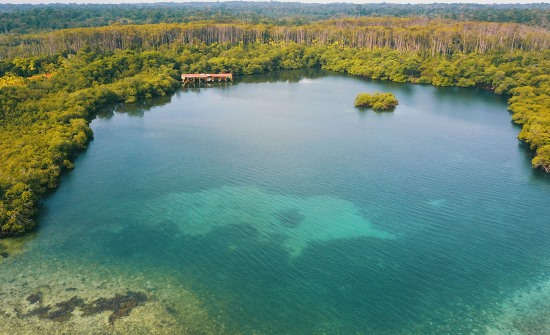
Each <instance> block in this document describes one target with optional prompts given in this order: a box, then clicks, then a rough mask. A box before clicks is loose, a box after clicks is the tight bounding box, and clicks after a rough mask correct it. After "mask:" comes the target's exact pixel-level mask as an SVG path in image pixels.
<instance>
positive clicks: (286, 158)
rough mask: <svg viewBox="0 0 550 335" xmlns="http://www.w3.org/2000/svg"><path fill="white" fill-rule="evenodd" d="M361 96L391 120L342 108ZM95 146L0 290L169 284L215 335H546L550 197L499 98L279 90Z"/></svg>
mask: <svg viewBox="0 0 550 335" xmlns="http://www.w3.org/2000/svg"><path fill="white" fill-rule="evenodd" d="M372 91H384V92H386V91H387V92H392V93H394V94H395V95H396V96H397V98H398V99H399V102H400V104H399V106H398V107H397V108H396V110H395V111H394V112H389V113H375V112H372V111H368V110H367V111H361V110H358V109H356V108H354V107H353V99H354V97H355V95H356V94H357V93H359V92H372ZM92 128H93V130H94V137H95V139H94V140H93V142H91V144H90V146H89V148H88V150H87V151H86V152H85V153H83V154H82V155H81V156H80V157H79V158H78V159H77V161H76V168H75V170H74V171H73V172H71V173H69V174H67V175H66V176H65V177H64V178H63V181H62V183H61V186H60V188H59V189H58V190H57V191H56V192H55V193H54V194H52V195H51V196H50V197H49V198H48V199H47V200H46V201H45V204H44V209H43V211H42V214H41V218H40V229H39V230H38V231H37V233H36V234H35V235H34V236H33V238H32V239H31V240H30V241H28V242H26V243H25V245H24V249H25V251H24V252H22V253H20V254H18V255H15V256H13V257H10V258H8V259H9V261H7V262H5V263H3V264H0V276H8V274H13V273H16V272H18V271H19V268H23V267H25V266H26V267H29V266H31V265H29V264H33V265H32V266H34V267H37V266H38V265H37V264H40V265H39V266H38V267H44V268H48V270H43V271H42V272H40V274H41V276H42V277H43V281H45V282H47V285H48V287H50V288H51V289H53V288H55V287H56V286H59V285H62V284H61V283H59V281H60V280H59V279H51V278H57V277H55V276H54V274H55V271H56V270H55V268H56V265H55V264H57V263H60V262H65V261H73V262H74V263H75V264H79V266H82V267H88V268H90V269H92V270H93V269H94V268H95V267H101V268H102V269H104V270H105V269H106V270H105V271H106V272H105V273H106V274H105V276H106V277H108V276H109V273H110V271H113V272H116V271H117V269H122V268H124V273H125V276H132V274H133V273H139V275H140V276H141V277H142V278H144V282H146V281H148V282H151V281H152V282H154V284H155V285H158V286H159V287H162V286H163V285H164V284H163V280H164V279H163V278H170V282H171V283H172V282H174V281H175V282H177V283H178V285H176V286H177V288H174V290H177V289H182V290H186V291H189V292H192V294H193V295H195V296H196V297H197V299H198V301H200V303H199V305H200V306H201V308H203V309H204V310H205V311H206V313H207V314H208V315H209V316H210V317H212V318H214V319H215V320H216V321H215V322H216V323H217V324H221V325H223V326H222V327H221V328H218V330H217V331H216V332H218V333H241V334H314V333H315V334H317V333H325V334H471V333H476V334H482V333H491V334H550V329H548V328H546V327H547V326H548V325H550V320H549V319H550V317H549V315H550V303H548V300H547V299H546V298H543V297H545V296H544V295H547V296H550V295H548V294H549V293H548V292H550V291H549V290H548V285H547V284H548V281H549V280H550V262H549V260H550V179H549V178H548V177H546V176H544V175H542V174H541V173H540V172H538V171H534V170H532V169H531V168H530V164H529V160H530V153H529V152H528V151H527V150H526V148H525V147H524V146H523V145H521V144H520V143H519V142H518V141H517V139H516V136H517V133H518V131H519V129H518V127H517V126H514V125H513V124H512V123H511V122H510V115H509V113H508V112H507V110H506V103H505V99H504V98H502V97H498V96H494V95H492V94H490V93H488V92H484V91H480V90H473V89H458V88H434V87H430V86H420V85H405V84H394V83H387V82H372V81H365V80H362V79H358V78H353V77H346V76H341V75H334V74H328V73H323V72H319V71H310V72H306V73H304V72H288V73H279V74H271V75H265V76H255V77H248V78H244V79H241V80H240V81H239V82H237V83H235V84H233V85H228V86H221V87H209V88H200V89H188V90H180V91H178V92H177V93H176V94H175V95H173V96H172V97H169V98H164V99H160V100H153V101H149V102H147V104H146V105H145V104H144V105H134V106H126V107H118V108H117V109H115V111H114V112H106V113H104V114H102V115H100V116H99V117H98V118H97V119H96V120H94V121H93V123H92ZM49 265H51V266H49ZM52 268H53V270H52ZM79 271H80V270H79ZM76 272H77V271H76V270H75V276H76V275H77V274H76ZM68 273H69V274H65V275H64V276H70V275H71V274H70V273H71V272H70V269H69V270H68ZM37 276H39V275H37ZM0 278H1V277H0ZM48 278H49V279H48ZM121 278H122V281H124V276H122V277H121ZM167 280H168V279H167ZM121 285H122V286H124V283H122V284H121ZM171 285H172V284H171ZM30 286H32V284H30ZM35 286H36V285H35ZM144 289H145V288H144ZM154 295H155V293H154V292H153V293H151V296H152V297H153V298H152V299H154ZM517 306H522V307H521V308H517V309H514V308H515V307H517ZM168 310H170V309H168ZM75 313H77V312H75ZM129 317H131V315H130V316H129ZM44 322H53V321H48V320H46V321H44ZM175 322H178V321H177V319H176V321H175ZM204 326H205V327H206V325H204ZM79 327H86V326H85V325H80V326H79ZM199 328H200V325H199ZM199 331H200V329H199ZM84 333H85V332H84Z"/></svg>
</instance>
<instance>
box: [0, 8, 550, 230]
mask: <svg viewBox="0 0 550 335" xmlns="http://www.w3.org/2000/svg"><path fill="white" fill-rule="evenodd" d="M549 47H550V35H549V32H548V31H546V30H544V29H541V28H535V27H527V26H525V25H518V24H511V23H487V22H458V21H450V20H441V19H435V20H428V19H425V18H363V19H334V20H329V21H326V22H321V23H311V24H306V25H273V24H257V25H254V24H249V23H224V24H221V23H212V22H194V23H186V24H157V25H124V26H122V25H114V26H109V27H99V28H75V29H67V30H60V31H53V32H47V33H39V34H25V35H12V34H8V35H6V34H4V35H0V106H1V108H0V162H1V165H0V236H10V235H16V234H21V233H24V232H26V231H29V230H30V229H32V228H33V227H34V225H35V220H34V219H35V214H36V211H37V208H38V205H39V203H40V199H41V197H42V196H43V195H44V194H46V193H47V192H48V190H52V189H54V188H55V187H56V185H57V183H58V182H59V176H60V174H61V173H62V172H63V171H64V170H67V169H71V168H72V167H73V160H74V157H75V155H76V154H77V153H78V152H80V151H81V150H83V149H84V148H85V147H86V145H87V143H88V141H89V140H90V139H91V137H92V132H91V130H90V128H89V122H90V120H91V119H92V118H93V117H94V115H95V113H96V112H97V111H99V110H100V109H101V108H104V107H108V106H112V105H113V104H116V103H125V102H126V103H132V102H135V101H137V100H139V99H143V98H149V97H153V96H164V95H168V94H170V93H171V92H172V91H174V90H175V89H176V88H177V87H178V86H179V82H178V80H177V78H178V76H179V74H180V73H181V72H233V73H234V74H236V75H242V74H254V73H261V72H266V71H275V70H280V69H299V68H313V67H320V68H323V69H326V70H330V71H335V72H342V73H347V74H350V75H355V76H361V77H365V78H370V79H378V80H391V81H396V82H411V83H422V84H431V85H434V86H460V87H478V88H482V89H487V90H491V91H494V92H495V93H496V94H502V95H506V96H507V97H509V108H510V111H511V112H512V119H513V121H514V122H516V123H518V124H520V125H522V130H521V132H520V134H519V139H520V140H522V141H523V142H525V143H527V144H528V145H529V146H530V147H531V149H533V152H534V158H533V161H532V162H533V166H534V167H536V168H542V169H544V170H546V171H547V172H550V50H549Z"/></svg>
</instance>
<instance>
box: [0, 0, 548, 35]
mask: <svg viewBox="0 0 550 335" xmlns="http://www.w3.org/2000/svg"><path fill="white" fill-rule="evenodd" d="M359 16H395V17H408V16H419V17H426V18H444V19H454V20H462V21H472V20H473V21H490V22H515V23H523V24H528V25H533V26H540V27H546V28H549V27H550V5H549V4H543V3H541V4H526V5H520V4H514V5H482V4H426V5H411V4H387V3H386V4H350V3H331V4H304V3H297V2H295V3H292V2H247V1H229V2H202V3H201V2H188V3H160V4H158V3H157V4H118V5H93V4H89V5H74V4H72V5H71V4H69V5H62V4H51V5H1V4H0V25H1V26H0V32H3V33H30V32H39V31H45V30H56V29H63V28H74V27H98V26H106V25H111V24H151V23H182V22H190V21H195V20H205V19H212V20H215V21H216V22H222V21H224V22H229V21H234V20H239V21H241V22H246V23H254V24H256V23H273V24H279V25H288V24H293V25H297V24H304V23H310V22H312V21H316V20H326V19H330V18H338V17H359Z"/></svg>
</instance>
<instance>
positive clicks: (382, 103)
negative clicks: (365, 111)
mask: <svg viewBox="0 0 550 335" xmlns="http://www.w3.org/2000/svg"><path fill="white" fill-rule="evenodd" d="M353 104H354V105H355V107H367V108H372V109H374V110H375V111H389V110H393V109H394V108H395V106H397V105H398V104H399V102H398V101H397V98H396V97H395V95H393V93H380V92H377V93H373V94H370V93H359V94H357V97H355V101H354V102H353Z"/></svg>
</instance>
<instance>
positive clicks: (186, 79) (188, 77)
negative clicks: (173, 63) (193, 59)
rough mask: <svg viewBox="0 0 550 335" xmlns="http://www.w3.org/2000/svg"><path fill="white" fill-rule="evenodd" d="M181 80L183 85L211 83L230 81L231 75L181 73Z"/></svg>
mask: <svg viewBox="0 0 550 335" xmlns="http://www.w3.org/2000/svg"><path fill="white" fill-rule="evenodd" d="M181 80H182V81H183V83H184V84H189V83H196V82H199V83H200V82H201V81H204V82H206V83H211V82H214V81H232V80H233V74H232V73H217V74H216V73H183V74H182V75H181Z"/></svg>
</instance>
